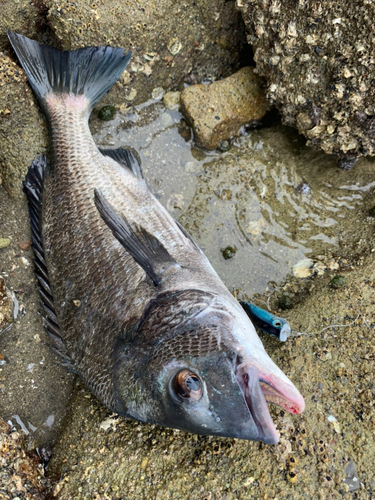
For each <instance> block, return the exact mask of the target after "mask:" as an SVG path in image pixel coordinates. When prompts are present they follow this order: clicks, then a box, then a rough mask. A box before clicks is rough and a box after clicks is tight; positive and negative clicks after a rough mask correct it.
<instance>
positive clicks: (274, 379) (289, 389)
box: [235, 363, 305, 444]
mask: <svg viewBox="0 0 375 500" xmlns="http://www.w3.org/2000/svg"><path fill="white" fill-rule="evenodd" d="M235 374H236V378H237V382H238V384H239V386H240V387H241V390H242V393H243V395H244V398H245V401H246V404H247V407H248V409H249V412H250V413H251V416H252V418H253V421H254V423H255V425H256V427H257V429H258V434H259V440H261V441H263V442H264V443H266V444H277V443H278V442H279V433H278V432H277V430H276V427H275V424H274V423H273V421H272V418H271V415H270V413H269V411H268V406H267V403H270V404H276V405H278V406H281V407H282V408H283V409H284V410H286V411H287V412H289V413H294V414H297V413H302V412H303V410H304V408H305V402H304V400H303V398H302V396H301V394H300V393H299V392H298V390H297V389H296V388H295V387H294V385H293V384H292V383H291V382H289V383H288V382H286V381H284V380H283V379H281V377H278V376H277V375H274V374H273V373H272V374H266V373H262V371H261V370H260V369H259V368H257V367H256V366H254V365H252V364H250V363H242V364H240V365H239V366H238V367H237V369H236V371H235Z"/></svg>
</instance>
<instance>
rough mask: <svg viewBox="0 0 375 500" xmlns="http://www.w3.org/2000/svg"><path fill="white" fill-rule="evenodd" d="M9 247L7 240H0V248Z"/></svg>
mask: <svg viewBox="0 0 375 500" xmlns="http://www.w3.org/2000/svg"><path fill="white" fill-rule="evenodd" d="M9 245H10V239H9V238H0V248H6V247H8V246H9Z"/></svg>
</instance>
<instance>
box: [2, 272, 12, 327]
mask: <svg viewBox="0 0 375 500" xmlns="http://www.w3.org/2000/svg"><path fill="white" fill-rule="evenodd" d="M12 305H13V304H12V301H11V299H10V296H9V295H8V293H7V291H6V288H5V282H4V279H3V278H1V277H0V332H1V331H2V330H3V329H5V328H6V327H7V325H8V323H9V322H10V321H11V320H12V318H13V316H12Z"/></svg>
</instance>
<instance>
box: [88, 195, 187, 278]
mask: <svg viewBox="0 0 375 500" xmlns="http://www.w3.org/2000/svg"><path fill="white" fill-rule="evenodd" d="M94 192H95V205H96V207H97V209H98V210H99V213H100V215H101V217H102V219H103V220H104V222H105V223H106V224H107V226H108V227H109V228H110V229H111V231H112V233H113V235H114V237H115V238H116V239H117V240H118V241H119V242H120V243H121V245H122V246H123V247H124V248H125V250H126V251H127V252H129V254H130V255H131V256H132V257H133V259H134V260H135V261H136V262H137V264H138V265H140V266H141V267H142V268H143V269H144V270H145V271H146V273H147V274H148V275H149V276H150V277H151V279H152V281H153V282H154V285H159V284H160V282H161V278H162V274H163V272H164V271H165V270H166V269H168V268H169V267H171V266H178V264H177V262H176V261H175V259H174V258H173V257H172V256H171V255H170V254H169V253H168V251H167V249H166V248H165V247H164V246H163V245H162V243H161V242H160V241H159V240H158V239H157V238H156V237H155V236H154V235H152V234H150V233H149V232H148V231H146V229H144V228H143V227H142V226H140V225H139V224H136V223H135V222H129V221H128V220H127V219H126V217H125V216H124V215H123V214H118V213H117V212H116V211H115V209H114V208H113V207H112V206H111V205H110V204H109V203H108V201H107V200H106V199H105V197H104V196H103V195H102V194H101V193H100V192H99V191H98V190H97V189H95V190H94Z"/></svg>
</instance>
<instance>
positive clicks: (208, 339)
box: [9, 33, 304, 443]
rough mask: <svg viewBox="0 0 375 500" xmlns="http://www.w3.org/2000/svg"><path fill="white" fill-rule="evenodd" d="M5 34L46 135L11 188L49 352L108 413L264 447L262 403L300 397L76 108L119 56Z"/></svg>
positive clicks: (181, 234)
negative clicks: (24, 197) (20, 185)
mask: <svg viewBox="0 0 375 500" xmlns="http://www.w3.org/2000/svg"><path fill="white" fill-rule="evenodd" d="M9 39H10V41H11V43H12V46H13V48H14V50H15V52H16V54H17V56H18V58H19V60H20V62H21V65H22V66H23V68H24V70H25V72H26V74H27V76H28V78H29V81H30V83H31V86H32V88H33V90H34V91H35V93H36V95H37V96H38V99H39V101H40V103H41V105H42V108H43V110H44V112H45V114H46V116H47V119H48V121H49V124H50V131H51V149H52V154H51V159H52V162H51V166H50V167H49V166H48V165H47V163H46V160H45V158H39V159H38V160H36V161H35V162H34V163H33V165H32V167H31V169H30V171H29V174H28V177H27V179H26V183H25V191H26V193H27V194H28V198H29V202H30V216H31V223H32V237H33V245H34V250H35V254H36V266H37V277H38V280H39V283H40V285H41V294H42V299H43V303H44V309H45V311H46V323H47V329H48V333H49V335H50V338H51V340H52V344H53V346H52V348H53V350H54V351H55V352H56V353H57V354H58V355H59V356H60V358H61V361H62V363H63V364H65V366H66V367H67V368H68V369H70V370H71V371H74V372H75V373H77V374H78V375H79V376H80V377H81V378H82V380H83V381H84V382H85V384H86V385H87V387H88V388H89V389H90V390H91V391H92V392H93V394H95V395H96V396H97V397H98V399H99V400H100V401H102V402H103V404H105V405H106V406H107V407H108V408H109V409H111V410H112V411H114V412H116V413H118V414H121V415H124V416H127V417H130V418H133V419H137V420H139V421H142V422H151V423H156V424H159V425H164V426H167V427H173V428H178V429H182V430H185V431H190V432H194V433H198V434H213V435H221V436H230V437H237V438H243V439H251V440H262V441H264V442H266V443H276V442H277V441H278V434H277V431H276V429H275V426H274V424H273V422H272V419H271V417H270V415H269V412H268V409H267V402H276V403H278V404H281V405H282V406H283V407H284V408H285V409H286V410H288V411H290V412H292V413H300V412H301V411H303V408H304V402H303V398H302V397H301V395H300V394H299V392H298V391H297V389H296V388H295V387H294V386H293V384H292V383H291V382H290V380H289V379H288V378H287V377H286V376H285V375H284V373H283V372H282V371H281V370H280V369H279V368H278V367H277V366H276V365H275V364H274V363H273V361H272V360H271V359H270V358H269V356H268V355H267V353H266V352H265V350H264V347H263V345H262V343H261V341H260V339H259V337H258V336H257V334H256V331H255V329H254V326H253V325H252V323H251V322H250V320H249V319H248V317H247V315H246V313H245V312H244V311H243V309H242V307H241V306H240V304H239V303H238V302H237V301H236V300H235V299H234V297H233V296H232V295H231V294H230V293H229V291H228V290H227V289H226V287H225V286H224V284H223V283H222V281H221V280H220V278H219V277H218V275H217V274H216V272H215V271H214V269H213V268H212V266H211V264H210V263H209V261H208V259H207V258H206V257H205V255H204V254H203V252H202V251H201V250H200V249H199V248H198V246H197V245H196V244H195V242H194V241H193V240H192V238H191V237H190V236H189V235H188V234H187V232H186V231H185V230H184V229H183V228H182V227H181V226H180V225H179V224H178V223H176V222H175V221H174V220H173V218H172V217H171V215H170V214H169V213H168V212H167V211H166V209H165V208H164V207H163V206H162V205H161V204H160V203H159V202H158V200H157V199H156V198H155V197H154V196H153V195H152V194H151V193H150V191H149V190H148V189H147V186H146V183H145V181H144V179H143V177H142V174H141V169H140V166H139V164H138V161H137V159H136V156H135V155H134V154H133V153H132V152H129V151H124V150H115V151H103V150H99V149H98V147H97V146H96V144H95V142H94V140H93V138H92V136H91V133H90V130H89V127H88V118H89V115H90V112H91V110H92V108H93V106H94V104H95V103H96V102H97V101H98V100H99V99H100V97H101V96H102V95H103V93H105V92H106V91H107V90H108V89H109V88H110V86H111V85H112V84H113V83H114V82H115V81H116V79H117V78H119V76H120V75H121V73H122V71H123V70H124V69H125V67H126V64H127V62H128V60H129V58H130V54H124V53H123V50H122V49H113V48H110V47H105V48H103V47H97V48H92V47H89V48H86V49H80V50H78V51H71V52H60V51H58V50H56V49H52V48H51V47H48V46H45V45H41V44H38V43H37V42H35V41H32V40H29V39H28V38H26V37H23V36H21V35H16V34H14V33H9Z"/></svg>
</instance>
